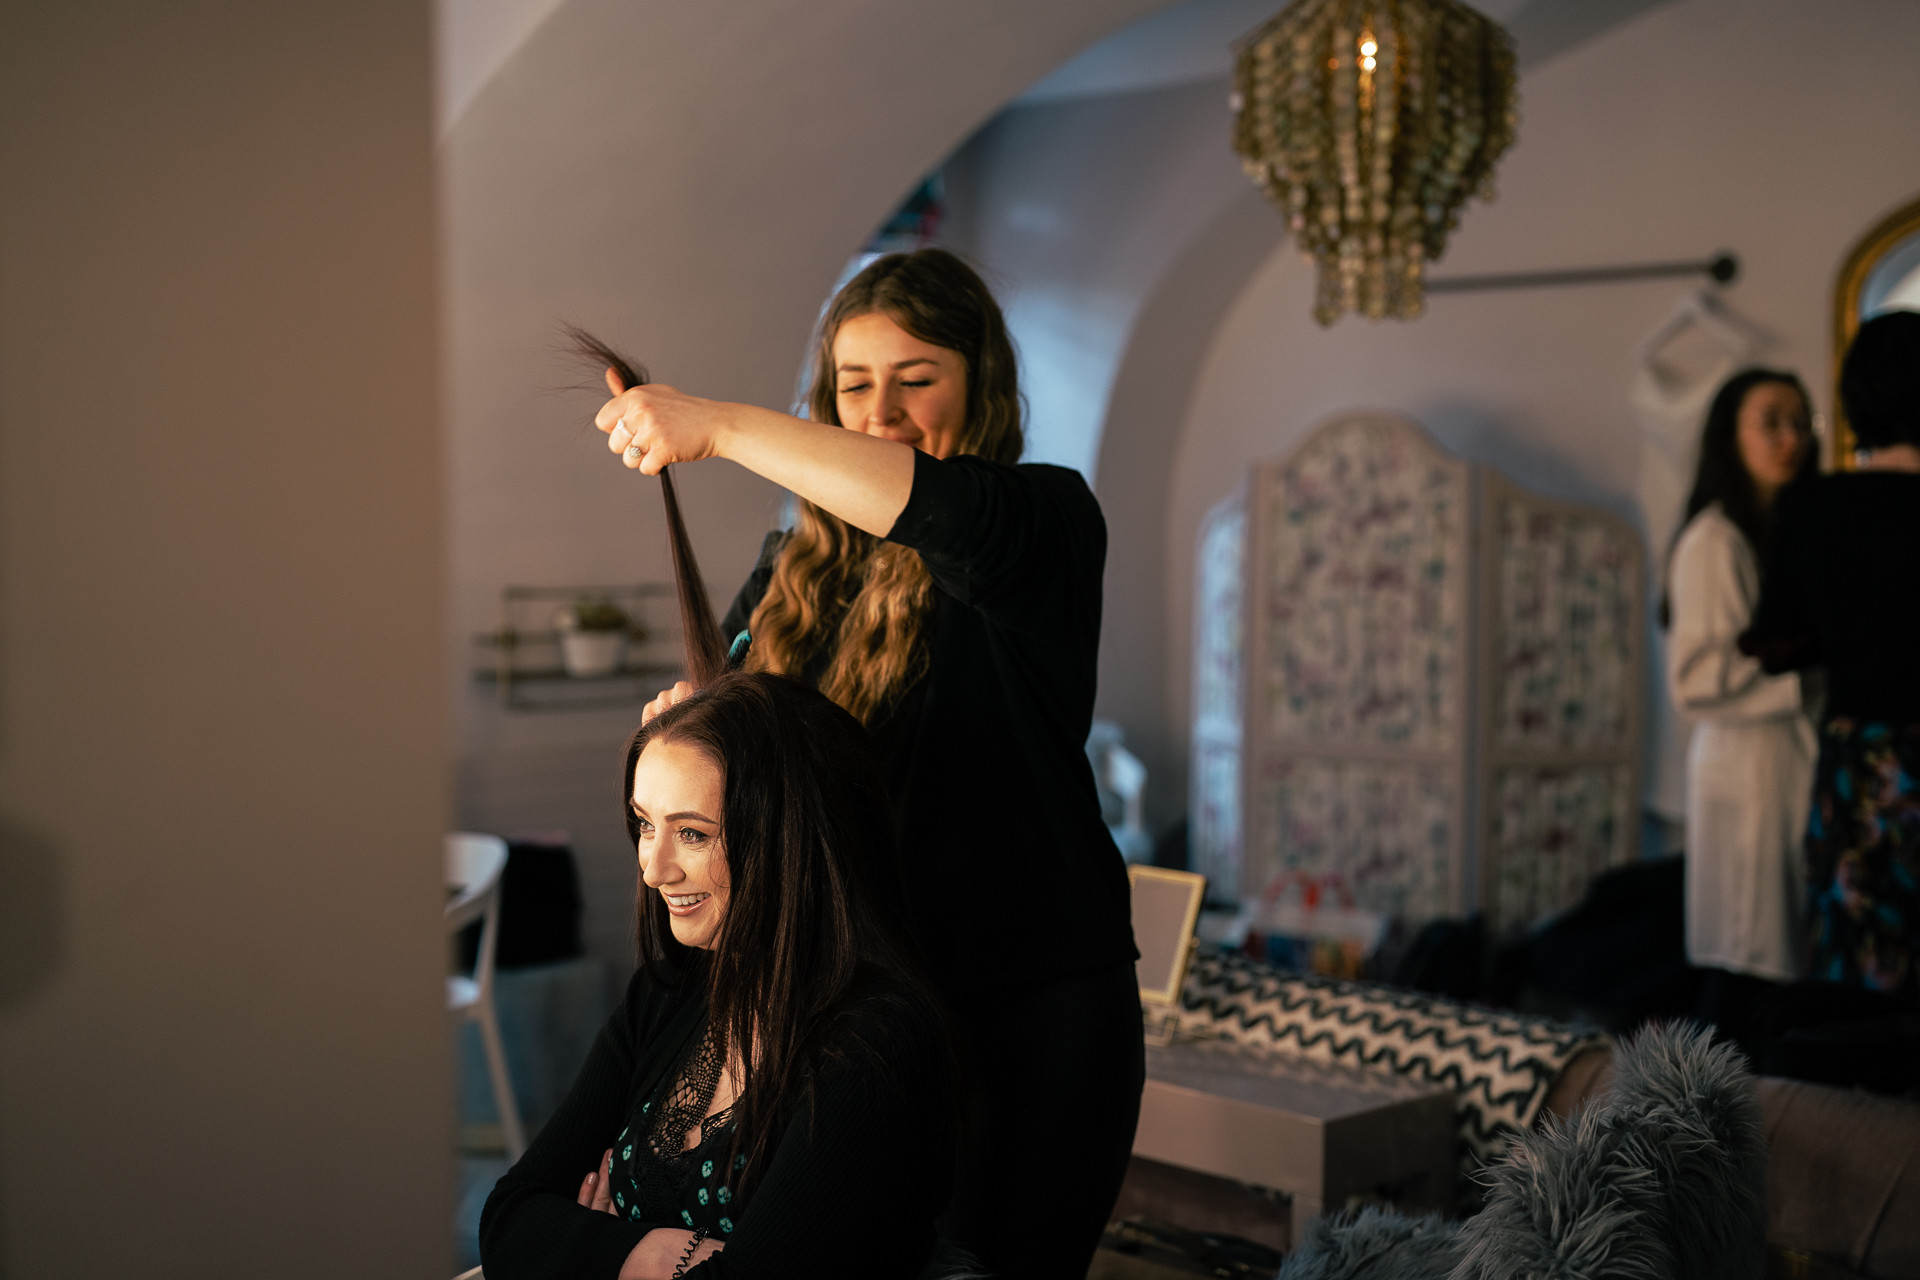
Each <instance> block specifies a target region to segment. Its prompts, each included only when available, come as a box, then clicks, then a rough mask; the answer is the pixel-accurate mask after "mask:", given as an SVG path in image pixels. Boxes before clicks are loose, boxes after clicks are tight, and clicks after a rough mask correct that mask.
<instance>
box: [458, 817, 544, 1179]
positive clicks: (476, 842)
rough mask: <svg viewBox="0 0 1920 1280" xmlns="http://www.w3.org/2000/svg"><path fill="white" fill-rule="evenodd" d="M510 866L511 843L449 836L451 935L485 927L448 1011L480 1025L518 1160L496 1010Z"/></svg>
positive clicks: (522, 1145)
mask: <svg viewBox="0 0 1920 1280" xmlns="http://www.w3.org/2000/svg"><path fill="white" fill-rule="evenodd" d="M506 865H507V842H506V841H505V840H502V839H501V838H500V837H499V836H483V835H474V834H473V833H471V832H464V831H462V832H455V833H453V834H451V835H449V836H448V837H447V887H448V888H449V889H451V890H454V891H455V892H454V897H453V900H452V901H450V902H449V903H447V932H448V933H458V932H460V930H462V929H464V928H466V927H467V926H468V925H470V924H472V923H473V922H474V921H475V920H484V921H485V923H483V924H482V925H481V926H480V951H479V954H478V955H476V956H475V957H474V962H473V976H472V977H471V978H467V977H461V976H459V975H454V976H452V977H449V978H448V979H447V1010H448V1012H450V1013H453V1014H454V1015H456V1016H458V1017H460V1018H462V1019H466V1018H471V1019H472V1020H473V1021H475V1022H477V1023H479V1024H480V1044H481V1047H482V1048H484V1049H485V1050H486V1054H487V1074H488V1075H489V1076H491V1077H492V1078H493V1101H494V1105H495V1106H496V1107H498V1108H499V1111H500V1132H501V1135H502V1136H503V1137H504V1138H505V1139H506V1144H507V1155H508V1156H510V1157H511V1158H513V1159H515V1160H518V1159H519V1158H520V1155H521V1153H522V1152H524V1151H525V1150H526V1149H527V1140H526V1135H525V1133H524V1132H523V1131H522V1130H521V1128H520V1109H519V1107H518V1106H516V1105H515V1104H514V1100H513V1080H512V1078H511V1077H509V1076H508V1075H507V1055H506V1051H505V1050H504V1049H503V1048H501V1045H500V1020H499V1018H498V1017H497V1016H495V1014H494V1010H493V953H494V948H495V945H496V944H497V943H498V942H499V939H500V873H501V872H502V871H503V870H505V869H506Z"/></svg>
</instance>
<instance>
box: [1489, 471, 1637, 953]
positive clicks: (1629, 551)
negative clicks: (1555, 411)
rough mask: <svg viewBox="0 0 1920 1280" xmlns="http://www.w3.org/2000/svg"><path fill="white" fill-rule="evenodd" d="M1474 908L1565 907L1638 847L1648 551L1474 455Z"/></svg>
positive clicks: (1493, 911) (1597, 517)
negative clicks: (1477, 548)
mask: <svg viewBox="0 0 1920 1280" xmlns="http://www.w3.org/2000/svg"><path fill="white" fill-rule="evenodd" d="M1480 523H1481V530H1482V532H1481V538H1480V544H1481V546H1482V547H1483V548H1484V550H1485V555H1486V562H1485V567H1484V569H1483V571H1482V578H1481V581H1482V582H1483V583H1484V589H1483V591H1482V592H1481V604H1482V609H1483V613H1482V618H1483V624H1482V630H1481V634H1483V635H1485V636H1487V637H1488V643H1486V644H1483V645H1482V646H1481V649H1480V659H1481V675H1480V682H1479V683H1480V696H1481V724H1482V725H1483V726H1484V731H1483V732H1482V734H1481V735H1480V740H1481V746H1480V752H1479V755H1480V760H1481V772H1482V776H1481V782H1480V787H1481V796H1482V797H1483V799H1482V803H1481V805H1480V814H1481V838H1480V848H1481V850H1482V858H1481V877H1480V902H1481V909H1482V910H1484V911H1485V912H1486V915H1487V921H1488V923H1489V924H1490V925H1491V926H1492V927H1493V928H1494V929H1495V930H1497V931H1502V932H1504V931H1508V930H1512V929H1515V928H1518V927H1521V926H1524V925H1527V924H1531V923H1532V922H1533V921H1535V920H1538V919H1540V918H1542V917H1543V916H1547V915H1551V914H1552V913H1554V912H1556V911H1560V910H1564V909H1565V908H1567V907H1570V906H1572V905H1573V904H1574V903H1575V902H1577V901H1578V900H1579V898H1580V895H1581V894H1582V893H1584V892H1585V891H1586V887H1587V885H1588V883H1589V882H1590V881H1592V879H1593V877H1594V876H1595V875H1597V874H1598V873H1600V872H1601V871H1604V870H1606V869H1607V868H1608V867H1613V866H1618V865H1619V864H1621V863H1622V862H1625V861H1627V860H1628V859H1629V858H1631V857H1632V856H1633V855H1634V852H1635V850H1636V848H1637V846H1638V838H1639V824H1638V823H1637V821H1636V817H1637V814H1638V810H1639V800H1638V797H1639V795H1640V771H1641V759H1640V757H1641V728H1640V717H1641V712H1642V709H1643V704H1644V702H1645V697H1644V694H1643V689H1644V686H1645V678H1646V677H1645V672H1644V666H1645V661H1646V657H1645V644H1644V642H1643V639H1642V636H1643V634H1644V633H1643V631H1642V628H1643V626H1644V625H1645V621H1644V619H1643V617H1642V614H1641V609H1642V602H1643V601H1644V600H1645V598H1646V596H1645V590H1646V588H1645V582H1646V557H1645V555H1644V554H1643V552H1642V551H1641V542H1640V535H1639V533H1638V531H1636V530H1635V529H1634V528H1633V527H1632V526H1631V525H1629V524H1627V523H1626V522H1625V521H1624V520H1621V519H1620V518H1619V517H1617V516H1613V515H1610V514H1608V513H1606V512H1603V511H1597V510H1594V509H1593V508H1590V507H1580V506H1575V505H1573V504H1571V503H1566V502H1553V501H1550V500H1548V499H1546V498H1542V497H1539V496H1537V495H1535V494H1531V493H1528V492H1527V491H1526V490H1524V489H1521V488H1520V487H1519V486H1517V485H1515V484H1513V483H1512V482H1511V481H1509V480H1506V479H1505V478H1503V477H1502V476H1501V475H1500V474H1499V473H1498V472H1497V471H1494V470H1492V469H1491V468H1481V476H1480Z"/></svg>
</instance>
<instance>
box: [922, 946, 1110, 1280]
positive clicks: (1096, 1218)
mask: <svg viewBox="0 0 1920 1280" xmlns="http://www.w3.org/2000/svg"><path fill="white" fill-rule="evenodd" d="M955 1012H956V1013H957V1014H958V1017H959V1022H960V1033H961V1035H962V1036H963V1037H964V1039H965V1045H964V1055H965V1062H966V1067H967V1069H968V1071H969V1073H970V1077H971V1086H972V1087H971V1094H972V1098H971V1104H972V1111H971V1114H970V1115H969V1117H968V1135H967V1139H966V1141H965V1142H964V1143H963V1144H962V1149H961V1153H960V1168H959V1176H958V1178H957V1179H956V1181H955V1184H954V1195H953V1203H952V1204H951V1205H950V1206H949V1207H948V1209H947V1213H946V1216H945V1217H943V1218H942V1219H941V1221H940V1230H941V1234H942V1235H944V1236H946V1237H947V1238H949V1239H951V1240H953V1241H954V1242H955V1243H957V1244H959V1245H961V1246H963V1247H964V1248H966V1249H968V1250H969V1251H971V1252H972V1253H973V1254H974V1255H975V1256H976V1257H978V1258H979V1259H980V1260H981V1261H982V1262H984V1263H985V1264H987V1266H988V1267H990V1268H991V1269H992V1270H993V1271H994V1273H995V1274H996V1275H998V1276H1000V1277H1002V1280H1084V1277H1085V1276H1086V1274H1087V1268H1088V1267H1089V1266H1090V1265H1091V1264H1092V1261H1093V1251H1094V1249H1095V1248H1097V1247H1098V1246H1099V1244H1100V1234H1101V1231H1102V1229H1103V1228H1105V1226H1106V1224H1107V1221H1108V1218H1109V1216H1110V1215H1111V1214H1112V1212H1113V1206H1114V1203H1115V1202H1116V1201H1117V1200H1118V1199H1119V1198H1120V1184H1121V1182H1123V1181H1124V1180H1125V1179H1126V1176H1127V1160H1128V1158H1129V1156H1130V1155H1131V1154H1132V1152H1133V1130H1134V1126H1135V1125H1136V1124H1138V1123H1139V1120H1140V1089H1141V1086H1142V1085H1143V1083H1144V1082H1145V1079H1146V1054H1145V1048H1144V1046H1143V1044H1142V1042H1141V1036H1140V986H1139V980H1138V979H1137V978H1136V977H1135V976H1134V971H1133V965H1132V963H1131V962H1128V963H1126V964H1121V965H1114V966H1111V967H1108V968H1105V969H1101V970H1097V971H1095V972H1093V973H1087V974H1079V975H1076V976H1074V977H1070V978H1062V979H1058V980H1056V981H1053V982H1049V983H1047V984H1046V985H1044V986H1041V987H1037V988H1033V989H1031V990H1024V991H1019V992H1015V993H1012V994H1011V995H1008V994H1006V993H998V992H996V993H994V996H993V997H991V998H981V999H973V1000H963V1001H957V1002H956V1008H955Z"/></svg>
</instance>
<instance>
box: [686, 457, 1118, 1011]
mask: <svg viewBox="0 0 1920 1280" xmlns="http://www.w3.org/2000/svg"><path fill="white" fill-rule="evenodd" d="M887 540H888V541H890V542H896V543H899V544H901V545H902V546H907V547H911V548H913V549H914V550H915V551H918V552H919V553H920V557H921V559H922V560H923V561H924V562H925V563H926V566H927V570H928V572H929V574H930V575H931V576H932V578H933V581H934V585H935V587H936V591H935V604H934V611H933V616H932V617H931V618H929V619H928V620H927V622H926V624H925V630H924V631H923V632H922V635H923V636H926V637H930V644H931V654H930V656H931V663H930V666H929V669H928V672H927V674H926V676H925V677H924V678H923V679H921V680H920V681H919V682H918V683H917V684H916V685H915V686H914V687H913V688H912V689H910V690H908V692H907V693H906V694H905V695H903V696H902V697H901V698H900V700H899V701H898V702H897V703H896V704H895V705H894V706H893V707H892V708H890V709H889V710H888V711H887V712H884V713H882V714H881V715H878V716H876V717H875V718H874V720H873V722H872V723H871V724H869V726H868V727H869V729H871V730H872V732H873V734H874V738H875V740H876V742H877V743H878V744H879V746H880V749H881V752H882V755H883V757H884V760H885V768H886V771H887V783H888V790H889V794H890V798H891V801H892V805H893V817H894V828H895V835H896V838H897V847H898V848H899V849H900V856H901V859H902V865H901V881H902V883H903V885H904V886H905V889H906V894H907V902H908V910H909V912H910V914H911V920H910V927H911V929H912V931H913V934H914V936H915V939H916V941H917V942H918V943H919V945H920V948H921V951H922V954H923V955H924V957H925V960H926V963H927V966H928V968H929V970H930V971H931V972H932V974H933V977H934V980H935V982H936V983H937V984H938V985H939V986H940V988H941V990H942V991H944V992H946V993H948V994H950V995H952V996H955V997H956V998H965V997H967V996H969V995H977V994H979V993H981V992H985V991H991V990H996V989H1005V988H1009V987H1014V986H1030V985H1032V984H1034V983H1037V982H1044V981H1046V980H1047V979H1049V978H1056V977H1066V976H1069V975H1071V974H1075V973H1084V972H1089V971H1092V970H1094V969H1098V968H1103V967H1106V966H1109V965H1115V964H1121V963H1125V962H1127V961H1130V960H1133V959H1136V958H1137V956H1138V953H1137V952H1136V951H1135V950H1134V946H1133V925H1132V915H1131V908H1130V905H1129V897H1128V887H1127V873H1126V864H1125V862H1124V861H1123V860H1122V859H1121V857H1120V852H1119V850H1118V849H1117V848H1116V847H1115V846H1114V843H1113V837H1112V835H1111V834H1110V833H1109V832H1108V830H1107V825H1106V823H1105V822H1104V821H1103V820H1102V819H1101V816H1100V800H1099V796H1098V793H1097V792H1096V791H1095V789H1094V780H1093V768H1092V766H1091V765H1090V764H1089V763H1088V762H1087V755H1086V741H1087V733H1088V730H1089V729H1090V728H1091V727H1092V724H1093V696H1094V685H1095V679H1096V674H1097V673H1096V668H1097V664H1098V660H1099V652H1100V591H1101V581H1100V580H1101V574H1102V572H1103V570H1104V568H1105V564H1106V555H1107V526H1106V521H1105V519H1104V518H1103V517H1102V516H1101V514H1100V504H1099V502H1098V501H1096V500H1095V498H1094V496H1093V493H1092V491H1091V490H1089V489H1088V488H1087V483H1086V481H1085V480H1084V479H1082V478H1081V476H1080V474H1079V473H1078V472H1076V471H1072V470H1069V469H1067V468H1065V467H1053V466H1043V465H1037V464H1027V465H1023V466H1004V465H1001V464H999V463H993V462H987V461H985V460H984V459H981V458H975V457H968V456H960V457H955V458H949V459H947V460H945V461H941V460H938V459H935V458H933V457H931V456H930V455H928V454H924V453H916V454H915V455H914V470H913V492H912V494H911V496H910V497H909V498H908V500H907V505H906V508H905V509H904V510H902V511H901V513H900V516H899V519H897V520H896V521H895V522H894V526H893V528H892V530H891V531H890V532H889V533H888V534H887ZM773 545H774V544H773V543H772V541H771V540H769V546H770V548H771V547H772V546H773ZM772 569H773V560H772V557H771V556H770V555H768V556H763V557H762V561H761V564H760V566H759V567H758V568H756V569H755V570H754V572H753V575H752V576H751V577H750V578H749V579H748V580H747V583H746V585H745V586H744V587H742V588H741V590H740V593H739V595H738V596H737V597H736V598H735V599H734V602H733V607H732V608H731V609H730V610H729V611H728V613H727V617H726V619H725V621H724V622H723V623H722V628H723V631H724V633H725V635H726V636H727V637H728V639H732V638H733V637H734V636H735V635H737V634H738V633H739V632H740V631H742V630H744V629H745V628H746V627H747V623H748V620H749V619H750V618H751V617H752V614H753V610H754V608H755V607H756V606H758V605H759V603H760V599H761V597H762V596H763V595H765V594H766V590H767V582H768V580H769V579H770V578H771V576H772ZM923 643H929V641H928V640H923ZM809 674H817V673H809Z"/></svg>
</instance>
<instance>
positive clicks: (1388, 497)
mask: <svg viewBox="0 0 1920 1280" xmlns="http://www.w3.org/2000/svg"><path fill="white" fill-rule="evenodd" d="M1269 475H1270V479H1269V482H1268V484H1267V485H1266V486H1265V489H1264V492H1263V493H1262V495H1261V496H1262V516H1263V518H1264V519H1265V520H1266V522H1267V529H1266V532H1267V535H1268V538H1267V541H1268V548H1269V550H1268V558H1267V565H1266V568H1265V570H1264V573H1265V578H1266V581H1265V582H1264V583H1263V584H1262V585H1263V586H1264V588H1265V593H1264V594H1265V596H1266V600H1265V602H1264V607H1265V608H1266V610H1267V642H1266V648H1267V652H1266V653H1265V654H1263V655H1262V657H1263V664H1262V667H1261V670H1260V674H1259V679H1260V680H1261V681H1262V684H1261V685H1260V692H1261V695H1262V703H1263V705H1264V706H1265V708H1266V720H1267V724H1266V726H1265V727H1266V728H1267V730H1268V731H1269V732H1271V733H1272V734H1273V735H1274V736H1276V737H1278V738H1281V739H1286V740H1291V741H1300V742H1329V741H1337V742H1341V743H1348V744H1371V745H1397V746H1405V747H1412V748H1416V749H1427V750H1445V749H1448V748H1458V747H1459V746H1460V745H1461V744H1460V736H1461V733H1460V729H1461V723H1462V708H1461V707H1460V706H1459V705H1458V704H1459V701H1460V696H1459V682H1458V670H1459V664H1460V663H1461V662H1462V661H1463V660H1464V655H1463V654H1462V652H1461V649H1462V644H1461V639H1462V630H1461V627H1462V619H1461V618H1460V616H1459V614H1460V594H1459V591H1458V583H1457V582H1456V578H1457V576H1458V575H1460V574H1462V573H1463V572H1465V569H1466V552H1467V536H1466V529H1467V525H1466V521H1467V480H1466V469H1465V467H1463V466H1461V465H1460V464H1458V463H1451V462H1448V461H1447V460H1446V459H1445V458H1444V457H1443V456H1442V455H1441V454H1439V453H1438V452H1437V451H1436V450H1434V449H1433V448H1432V447H1431V446H1430V445H1428V444H1427V443H1426V442H1425V441H1424V439H1423V438H1421V437H1420V436H1419V435H1418V434H1417V433H1416V432H1415V431H1413V430H1411V429H1408V428H1405V427H1399V426H1395V425H1393V424H1391V423H1386V422H1378V421H1370V420H1364V419H1356V420H1352V421H1349V422H1346V423H1343V424H1340V425H1339V426H1337V427H1336V428H1334V429H1332V430H1325V431H1322V432H1320V433H1319V435H1317V436H1316V437H1315V438H1314V439H1313V440H1311V441H1310V442H1309V443H1308V444H1307V445H1306V446H1305V447H1304V448H1302V449H1301V450H1300V452H1299V453H1297V454H1296V455H1294V457H1293V458H1292V459H1291V460H1290V461H1289V462H1287V463H1286V465H1284V466H1283V467H1280V468H1278V469H1276V470H1275V471H1273V472H1271V473H1269Z"/></svg>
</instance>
